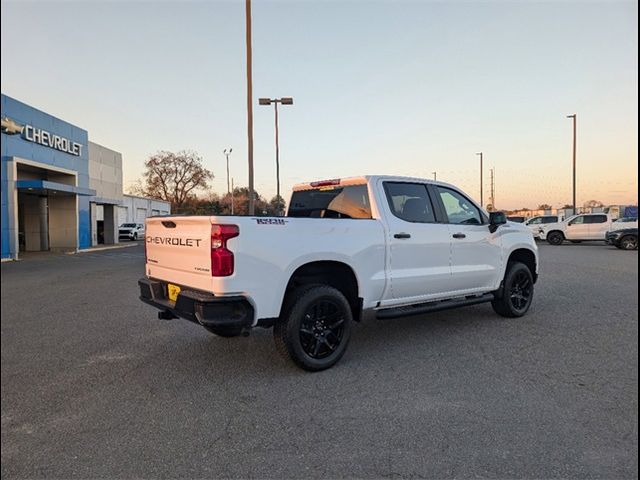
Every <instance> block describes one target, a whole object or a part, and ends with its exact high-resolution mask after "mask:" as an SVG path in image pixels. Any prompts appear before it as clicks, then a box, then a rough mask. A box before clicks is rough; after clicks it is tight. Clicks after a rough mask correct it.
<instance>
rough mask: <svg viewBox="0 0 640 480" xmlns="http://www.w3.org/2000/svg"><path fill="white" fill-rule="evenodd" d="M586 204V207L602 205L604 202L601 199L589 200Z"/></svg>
mask: <svg viewBox="0 0 640 480" xmlns="http://www.w3.org/2000/svg"><path fill="white" fill-rule="evenodd" d="M584 206H585V207H586V208H594V207H602V206H604V204H603V203H602V202H601V201H600V200H589V201H588V202H584Z"/></svg>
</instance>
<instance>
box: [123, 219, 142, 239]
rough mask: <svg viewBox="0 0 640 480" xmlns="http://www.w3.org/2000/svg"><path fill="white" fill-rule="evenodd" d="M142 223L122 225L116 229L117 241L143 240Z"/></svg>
mask: <svg viewBox="0 0 640 480" xmlns="http://www.w3.org/2000/svg"><path fill="white" fill-rule="evenodd" d="M144 231H145V226H144V223H123V224H122V225H120V227H119V228H118V239H119V240H139V239H141V238H144Z"/></svg>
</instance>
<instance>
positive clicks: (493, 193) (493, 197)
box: [491, 168, 496, 210]
mask: <svg viewBox="0 0 640 480" xmlns="http://www.w3.org/2000/svg"><path fill="white" fill-rule="evenodd" d="M494 174H495V168H492V169H491V207H492V208H493V209H494V210H496V184H495V176H494Z"/></svg>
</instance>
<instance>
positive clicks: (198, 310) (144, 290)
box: [138, 278, 254, 328]
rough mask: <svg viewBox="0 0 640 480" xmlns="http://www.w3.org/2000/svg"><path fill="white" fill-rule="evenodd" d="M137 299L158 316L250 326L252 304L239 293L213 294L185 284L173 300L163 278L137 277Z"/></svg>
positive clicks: (252, 315) (217, 324) (206, 325)
mask: <svg viewBox="0 0 640 480" xmlns="http://www.w3.org/2000/svg"><path fill="white" fill-rule="evenodd" d="M138 286H139V287H140V300H142V301H143V302H144V303H146V304H149V305H151V306H152V307H155V308H157V309H159V310H161V313H160V315H162V317H161V318H171V316H173V318H184V319H185V320H189V321H191V322H195V323H199V324H201V325H204V326H205V327H247V328H248V327H251V326H252V325H253V317H254V310H253V306H252V305H251V303H249V301H248V300H247V299H246V298H245V297H243V296H233V297H216V296H215V295H214V294H212V293H208V292H201V291H197V290H189V289H188V288H187V287H185V288H184V289H183V290H181V292H180V294H179V295H178V299H177V300H176V302H172V301H170V300H169V299H168V298H167V285H166V282H162V281H160V280H153V279H149V278H141V279H140V280H138Z"/></svg>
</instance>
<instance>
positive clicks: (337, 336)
mask: <svg viewBox="0 0 640 480" xmlns="http://www.w3.org/2000/svg"><path fill="white" fill-rule="evenodd" d="M344 326H345V315H344V311H343V310H342V309H341V307H340V305H338V304H337V303H336V302H334V301H333V300H331V299H323V300H319V301H317V302H315V303H312V304H311V305H310V306H309V308H308V309H307V311H306V313H305V314H304V317H303V319H302V322H301V325H300V344H301V345H302V349H303V350H304V352H305V353H306V354H307V355H309V356H310V357H311V358H317V359H322V358H326V357H328V356H329V355H331V354H332V353H333V352H334V351H335V350H336V348H337V347H338V346H339V345H340V342H341V341H342V337H343V334H344Z"/></svg>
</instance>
